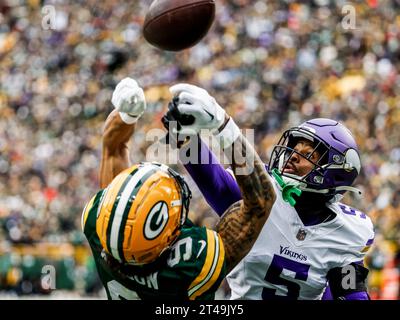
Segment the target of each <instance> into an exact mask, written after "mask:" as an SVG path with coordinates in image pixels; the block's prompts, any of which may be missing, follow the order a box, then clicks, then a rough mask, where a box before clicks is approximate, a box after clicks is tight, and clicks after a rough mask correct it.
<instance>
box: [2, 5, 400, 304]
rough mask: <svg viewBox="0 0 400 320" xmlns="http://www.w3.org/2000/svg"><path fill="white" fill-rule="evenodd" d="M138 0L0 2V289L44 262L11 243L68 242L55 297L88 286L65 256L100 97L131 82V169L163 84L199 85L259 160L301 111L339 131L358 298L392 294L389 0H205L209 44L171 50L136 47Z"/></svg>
mask: <svg viewBox="0 0 400 320" xmlns="http://www.w3.org/2000/svg"><path fill="white" fill-rule="evenodd" d="M150 3H151V1H150V0H135V1H116V0H107V1H98V0H89V1H86V0H85V1H83V0H74V1H72V0H54V1H40V0H26V1H23V0H3V1H1V2H0V242H1V244H2V245H1V246H0V251H1V252H0V255H1V259H0V288H1V289H3V290H11V291H12V290H13V288H15V287H16V286H17V285H18V284H19V287H21V283H22V281H23V279H24V275H23V272H22V271H21V270H22V269H23V265H24V261H25V260H26V256H28V257H31V258H32V259H33V260H35V259H36V260H38V259H40V258H43V259H45V260H46V259H47V260H48V257H47V256H46V254H45V252H47V251H46V250H31V251H29V250H28V251H24V250H19V251H18V250H15V248H16V247H20V246H24V247H37V246H39V245H40V244H43V243H48V244H59V245H61V244H64V245H66V244H72V245H73V247H72V248H71V250H70V251H71V252H70V255H68V259H72V261H71V263H69V264H67V265H69V266H70V267H69V268H71V270H70V273H71V274H73V275H71V279H72V280H71V281H72V284H71V285H70V287H68V286H67V287H68V288H69V289H73V290H76V291H77V292H78V291H79V292H80V293H79V294H82V295H84V294H86V295H87V294H95V293H96V292H97V291H98V290H99V287H98V286H97V285H96V283H95V282H96V281H95V280H93V279H92V280H90V281H91V282H90V281H89V280H87V281H89V282H90V284H88V285H82V283H81V284H79V285H78V284H76V282H79V281H77V280H76V279H81V281H83V280H82V279H84V278H85V277H84V276H82V273H85V272H86V274H88V275H90V274H92V273H93V269H90V268H92V267H90V266H92V262H91V260H90V259H91V258H90V254H89V252H87V253H86V255H85V254H83V257H82V256H81V257H80V258H79V259H76V255H77V254H76V252H75V250H78V249H79V248H82V246H83V247H85V246H86V241H85V240H84V238H83V234H82V232H81V225H80V224H81V223H80V219H81V212H82V208H83V207H84V205H85V203H86V202H87V201H88V200H89V199H90V198H91V196H92V195H93V194H94V193H95V192H96V191H97V189H98V177H97V175H98V169H99V159H100V152H101V133H102V126H103V124H104V120H105V118H106V116H107V114H108V113H109V112H110V111H111V110H112V106H111V105H110V98H111V94H112V91H113V88H114V87H115V85H116V84H117V83H118V81H119V80H121V79H122V78H124V77H126V76H130V77H133V78H135V79H136V80H138V82H139V83H140V85H142V86H143V87H144V88H145V94H146V98H147V100H148V111H147V112H146V114H145V115H144V116H143V118H142V119H141V120H140V123H139V125H138V127H137V132H136V134H135V136H134V139H133V140H134V143H133V146H134V148H135V152H133V153H132V157H131V158H132V161H135V162H137V161H142V160H146V150H147V147H148V146H149V144H150V142H149V141H146V132H148V131H149V130H150V129H152V128H162V125H161V122H160V119H161V117H162V115H163V113H164V111H165V109H166V106H167V103H168V101H169V99H171V96H170V95H169V92H168V87H169V86H170V85H171V84H174V83H177V82H190V83H193V84H196V85H199V86H201V87H203V88H205V89H207V90H208V91H209V92H210V94H212V95H214V96H215V97H216V99H217V101H218V102H219V103H220V104H221V105H222V106H224V107H225V108H226V110H227V111H228V113H229V114H231V115H232V116H233V117H234V119H235V120H236V122H237V123H238V125H239V126H240V127H242V128H253V129H255V133H256V136H255V144H256V146H257V149H258V151H259V153H260V155H261V157H262V158H263V159H264V160H265V161H267V160H268V154H269V153H270V151H271V147H272V146H273V144H274V143H276V142H277V140H278V138H279V136H280V134H281V133H282V131H283V129H286V128H288V127H290V126H294V125H297V124H299V123H301V122H302V121H304V120H305V119H308V118H312V117H329V118H333V119H336V120H339V121H341V122H343V123H344V124H345V125H346V126H347V127H348V128H349V129H350V130H351V131H352V132H353V134H354V135H355V137H356V140H357V142H358V144H359V147H360V150H361V157H362V172H361V175H360V177H359V178H358V179H357V183H356V184H357V187H359V188H361V189H362V191H363V193H364V194H363V198H359V197H355V196H350V195H348V196H346V201H347V202H348V203H349V204H350V205H354V206H355V207H357V208H359V209H360V210H362V211H364V212H366V213H367V214H368V215H369V216H370V217H371V218H372V220H373V222H374V224H375V229H376V234H377V236H376V239H375V243H374V245H373V247H372V249H371V252H370V254H369V256H368V259H367V264H368V266H369V267H370V269H371V273H370V277H369V281H370V288H371V295H372V297H373V298H376V299H378V298H384V299H397V298H398V292H399V291H400V290H399V280H398V279H399V276H398V275H399V272H400V130H398V129H396V128H399V125H400V99H399V98H398V97H399V96H400V73H399V70H400V0H353V1H342V0H312V1H302V0H281V1H273V0H268V1H265V0H218V1H216V3H217V6H216V7H217V12H216V19H215V22H214V24H213V26H212V28H211V30H210V32H209V33H208V35H207V36H206V37H205V38H204V39H203V41H201V42H200V43H199V44H198V45H196V46H195V47H194V48H192V49H190V50H185V51H183V52H179V53H172V52H162V51H160V50H158V49H156V48H153V47H151V46H150V45H149V44H147V43H146V42H145V40H144V39H143V36H142V34H141V28H142V25H143V21H144V16H145V13H146V10H147V8H148V6H149V5H150ZM345 5H349V6H350V7H349V6H347V7H345ZM346 8H347V9H346ZM345 9H346V10H345ZM52 13H55V15H54V16H51V14H52ZM353 13H354V14H355V15H354V16H353V15H352V14H353ZM49 17H50V18H49ZM52 17H55V19H51V18H52ZM49 19H50V20H49ZM349 19H350V20H349ZM188 27H189V26H188ZM175 167H177V168H178V169H179V170H181V172H182V173H184V171H183V170H182V168H181V167H180V166H175ZM190 186H191V187H192V188H193V190H194V194H195V197H194V200H193V201H192V203H193V205H192V212H191V217H192V219H193V220H195V221H196V222H197V223H199V224H205V225H208V226H211V227H212V226H214V225H215V223H216V221H217V218H216V216H215V214H214V213H213V212H212V210H211V209H209V207H208V206H207V205H206V203H205V201H204V200H203V199H202V198H201V196H200V194H199V192H196V187H195V186H194V185H193V183H190ZM86 249H87V247H86ZM79 250H80V249H79ZM81 254H82V253H81ZM24 259H25V260H24ZM53 259H56V260H57V259H58V260H60V259H66V258H65V257H63V255H62V254H60V255H59V256H57V255H55V256H53ZM3 260H4V261H3ZM47 263H48V262H47ZM4 266H9V267H4ZM10 266H11V267H12V268H11V267H10ZM10 268H11V269H10ZM14 269H15V271H12V272H11V274H10V270H14ZM77 270H83V271H82V272H81V276H77V275H76V274H77V273H78V274H79V272H77ZM85 270H86V271H85ZM88 270H89V271H88ZM67 273H68V272H67ZM92 278H93V277H92ZM74 281H75V282H74ZM89 282H88V283H89ZM10 283H11V284H10ZM25 287H26V286H25ZM33 288H34V286H33V285H32V284H31V285H28V290H25V291H24V290H22V291H21V290H19V291H18V290H17V291H16V290H14V291H15V292H19V293H21V292H22V293H34V290H33ZM39 291H40V290H39ZM220 294H221V295H220V296H219V297H223V293H220Z"/></svg>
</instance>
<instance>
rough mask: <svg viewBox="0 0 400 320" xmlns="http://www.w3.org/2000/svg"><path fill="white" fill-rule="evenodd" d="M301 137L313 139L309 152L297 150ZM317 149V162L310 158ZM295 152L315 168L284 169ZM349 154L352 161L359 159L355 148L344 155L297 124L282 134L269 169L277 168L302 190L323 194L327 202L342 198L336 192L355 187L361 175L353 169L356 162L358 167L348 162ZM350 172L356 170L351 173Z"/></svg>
mask: <svg viewBox="0 0 400 320" xmlns="http://www.w3.org/2000/svg"><path fill="white" fill-rule="evenodd" d="M300 139H305V140H308V141H310V142H312V145H313V149H312V151H311V152H308V154H307V155H304V154H302V153H300V152H298V151H296V150H295V147H296V145H297V143H298V141H299V140H300ZM316 152H317V153H318V154H319V156H320V157H319V159H318V160H317V161H313V160H312V159H311V158H312V157H313V155H314V154H315V153H316ZM354 153H355V154H354ZM294 154H296V155H297V156H298V157H301V158H302V159H305V160H306V161H308V162H309V163H310V164H311V167H312V169H311V170H310V171H309V172H308V173H306V174H304V175H303V176H298V175H295V174H291V173H288V172H285V168H287V165H288V163H289V161H290V159H291V158H292V156H293V155H294ZM349 156H350V158H352V162H357V161H356V160H354V158H358V153H357V152H356V151H355V150H353V149H349V150H348V151H347V152H346V154H344V153H342V152H340V151H339V150H337V149H335V148H334V147H332V146H330V145H328V144H327V143H326V142H325V141H323V140H322V139H321V138H319V137H318V136H317V135H316V134H315V133H313V132H312V131H310V130H307V129H304V128H302V127H296V128H292V129H290V130H287V131H285V132H284V133H283V135H282V137H281V139H280V140H279V142H278V144H277V145H276V146H275V147H274V149H273V151H272V154H271V158H270V161H269V166H268V169H269V171H270V172H271V171H272V170H273V169H277V170H278V171H279V173H280V175H281V176H282V179H283V180H284V181H285V183H287V184H291V185H294V186H296V187H298V188H299V189H300V190H302V191H307V192H313V193H320V194H324V195H325V196H326V199H327V201H328V200H331V199H332V198H334V199H335V201H337V200H338V199H339V197H335V196H336V195H342V194H343V193H344V192H345V191H346V190H350V191H354V190H356V189H355V188H352V187H350V185H351V184H352V182H353V181H354V179H355V177H356V176H357V174H358V172H356V170H354V169H355V168H357V164H356V165H355V166H354V167H355V168H354V167H351V166H349V163H348V161H347V160H348V158H349ZM358 159H359V158H358ZM351 171H354V172H353V173H351ZM357 191H358V190H357Z"/></svg>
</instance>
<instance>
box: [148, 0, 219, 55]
mask: <svg viewBox="0 0 400 320" xmlns="http://www.w3.org/2000/svg"><path fill="white" fill-rule="evenodd" d="M214 17H215V1H214V0H154V1H153V2H152V4H151V5H150V7H149V9H148V11H147V13H146V17H145V21H144V24H143V36H144V38H145V39H146V40H147V42H149V43H150V44H151V45H153V46H155V47H157V48H159V49H161V50H166V51H181V50H184V49H188V48H190V47H193V46H194V45H196V44H197V43H198V42H199V41H200V40H201V39H203V37H204V36H205V35H206V34H207V32H208V30H209V29H210V27H211V25H212V23H213V21H214Z"/></svg>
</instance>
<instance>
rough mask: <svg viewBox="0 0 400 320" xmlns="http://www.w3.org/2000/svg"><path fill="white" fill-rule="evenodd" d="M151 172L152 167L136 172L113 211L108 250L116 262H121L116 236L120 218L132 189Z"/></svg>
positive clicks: (119, 226)
mask: <svg viewBox="0 0 400 320" xmlns="http://www.w3.org/2000/svg"><path fill="white" fill-rule="evenodd" d="M151 170H154V167H153V166H145V167H142V168H140V169H139V170H138V172H137V173H136V174H135V175H134V176H133V177H132V178H131V181H129V182H128V184H127V185H126V187H125V190H124V191H123V192H122V195H121V199H120V200H119V203H118V206H117V208H116V210H115V214H114V219H113V221H112V227H111V239H110V247H111V248H110V249H111V254H112V255H113V257H114V258H116V259H117V260H118V261H122V259H121V257H120V256H119V253H118V234H119V229H120V228H121V222H122V216H123V214H124V211H125V207H126V205H127V203H128V201H129V197H130V195H131V193H132V191H133V189H135V187H136V185H137V184H138V182H139V181H140V179H142V178H143V177H144V176H145V175H146V174H147V173H149V172H150V171H151Z"/></svg>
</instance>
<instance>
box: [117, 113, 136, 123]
mask: <svg viewBox="0 0 400 320" xmlns="http://www.w3.org/2000/svg"><path fill="white" fill-rule="evenodd" d="M119 116H120V117H121V120H122V121H123V122H125V123H126V124H134V123H135V122H136V121H138V119H139V116H136V117H133V116H130V115H129V114H127V113H125V112H119Z"/></svg>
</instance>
